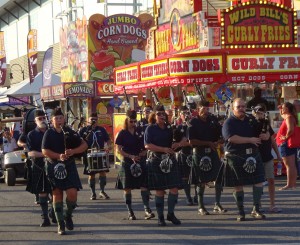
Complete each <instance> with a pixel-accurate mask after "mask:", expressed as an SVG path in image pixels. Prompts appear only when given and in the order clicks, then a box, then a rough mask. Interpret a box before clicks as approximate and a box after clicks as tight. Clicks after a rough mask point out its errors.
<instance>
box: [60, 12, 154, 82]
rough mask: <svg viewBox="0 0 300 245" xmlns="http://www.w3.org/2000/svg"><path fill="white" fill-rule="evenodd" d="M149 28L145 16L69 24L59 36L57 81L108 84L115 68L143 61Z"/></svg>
mask: <svg viewBox="0 0 300 245" xmlns="http://www.w3.org/2000/svg"><path fill="white" fill-rule="evenodd" d="M152 26H154V19H153V17H152V16H151V15H149V14H141V15H139V16H138V17H135V16H132V15H127V14H117V15H112V16H109V17H105V16H104V15H101V14H94V15H92V16H91V17H90V18H89V20H88V23H86V20H85V18H83V20H79V19H78V20H77V21H76V22H70V23H69V25H68V26H66V27H64V28H62V30H61V32H60V44H61V81H62V82H85V81H87V80H96V81H102V80H111V79H113V69H114V68H115V67H118V66H123V65H126V64H130V63H133V62H137V61H142V60H145V47H146V45H147V38H148V35H149V29H150V28H151V27H152ZM86 44H87V45H86Z"/></svg>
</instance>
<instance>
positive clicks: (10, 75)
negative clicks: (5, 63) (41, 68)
mask: <svg viewBox="0 0 300 245" xmlns="http://www.w3.org/2000/svg"><path fill="white" fill-rule="evenodd" d="M14 66H19V67H20V69H21V72H22V77H23V80H24V79H25V75H24V70H23V68H22V66H21V65H19V64H13V65H12V66H11V67H10V73H9V78H10V79H13V78H14V76H13V73H12V68H13V67H14ZM23 80H22V81H23Z"/></svg>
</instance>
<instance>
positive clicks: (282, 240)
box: [0, 164, 300, 245]
mask: <svg viewBox="0 0 300 245" xmlns="http://www.w3.org/2000/svg"><path fill="white" fill-rule="evenodd" d="M82 170H83V168H82V165H80V164H79V165H78V171H79V173H80V177H81V180H82V184H83V190H81V191H80V192H79V195H78V205H79V206H78V207H77V208H76V209H75V211H74V216H73V220H74V224H75V228H74V230H73V231H67V235H65V236H59V235H58V234H57V226H56V225H55V224H53V225H51V226H50V227H44V228H42V227H39V223H40V221H41V216H40V207H39V206H38V205H36V204H34V196H33V195H32V194H30V193H28V192H26V191H25V185H26V182H25V181H24V180H22V179H19V180H18V181H17V184H16V186H6V185H5V184H4V183H0V244H205V245H206V244H243V245H246V244H300V207H299V204H300V195H299V191H300V185H299V187H298V189H296V190H289V191H278V188H279V187H281V186H283V185H284V184H285V182H286V177H285V176H282V177H276V205H277V206H278V207H280V208H282V213H276V214H273V213H272V214H270V213H268V204H269V202H268V194H267V186H266V187H265V188H264V192H265V193H264V195H263V198H262V206H263V209H265V211H266V212H265V214H266V216H267V219H266V220H254V219H253V218H252V217H251V216H250V212H251V208H252V188H251V187H246V188H245V211H246V212H247V216H246V219H247V220H246V221H245V222H237V221H236V212H237V210H236V206H235V204H234V199H233V196H232V188H225V189H224V192H223V196H222V205H223V207H225V208H226V209H228V212H227V213H226V214H222V215H219V214H214V213H213V212H212V209H213V206H214V189H213V188H207V189H206V192H205V206H206V208H207V209H208V210H209V211H210V212H211V214H210V215H207V216H199V215H198V214H197V206H187V205H186V204H185V197H184V193H183V191H180V195H179V200H178V205H177V206H176V210H175V213H176V216H177V217H178V218H179V219H180V220H181V221H182V225H180V226H175V225H173V224H171V223H170V222H167V226H166V227H158V226H157V219H156V218H154V219H152V220H144V213H143V205H142V201H141V196H140V191H139V190H135V191H133V209H134V211H135V215H136V217H137V220H134V221H129V220H127V210H126V207H125V204H124V200H123V193H122V191H120V190H117V189H115V180H116V176H117V170H116V169H114V168H111V169H110V172H109V173H108V185H107V188H106V192H107V193H108V194H109V195H110V197H111V198H110V199H109V200H102V199H99V198H97V200H95V201H92V200H90V191H89V188H88V185H87V177H86V176H84V175H82ZM98 188H99V187H98ZM152 193H153V194H154V192H152ZM151 207H152V209H153V210H154V211H155V204H154V201H153V200H151ZM166 210H167V204H166V202H165V212H166ZM155 214H156V212H155Z"/></svg>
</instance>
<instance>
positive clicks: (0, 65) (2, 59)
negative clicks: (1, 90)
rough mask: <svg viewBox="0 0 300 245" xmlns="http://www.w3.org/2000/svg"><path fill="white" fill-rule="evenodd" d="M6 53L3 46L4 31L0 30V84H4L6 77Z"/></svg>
mask: <svg viewBox="0 0 300 245" xmlns="http://www.w3.org/2000/svg"><path fill="white" fill-rule="evenodd" d="M6 69H7V68H6V54H5V46H4V32H3V31H1V32H0V86H2V85H4V83H5V79H6Z"/></svg>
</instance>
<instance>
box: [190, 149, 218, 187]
mask: <svg viewBox="0 0 300 245" xmlns="http://www.w3.org/2000/svg"><path fill="white" fill-rule="evenodd" d="M209 149H210V148H209ZM201 159H202V161H201ZM220 168H221V161H220V158H219V155H218V152H217V151H213V150H211V151H210V152H209V153H208V152H205V148H203V147H201V148H199V149H197V150H196V151H194V153H193V163H192V168H191V172H190V180H189V182H190V183H191V184H194V185H198V184H201V183H208V182H210V181H215V180H216V179H217V176H218V174H219V171H220Z"/></svg>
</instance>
